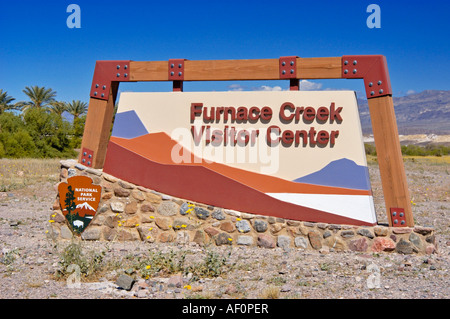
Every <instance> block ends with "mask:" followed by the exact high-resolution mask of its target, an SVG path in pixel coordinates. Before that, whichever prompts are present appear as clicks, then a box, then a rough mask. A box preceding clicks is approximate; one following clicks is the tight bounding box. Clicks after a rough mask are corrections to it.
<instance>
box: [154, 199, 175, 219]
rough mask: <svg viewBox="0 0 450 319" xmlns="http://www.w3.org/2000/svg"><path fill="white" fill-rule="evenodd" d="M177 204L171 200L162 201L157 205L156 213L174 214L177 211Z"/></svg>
mask: <svg viewBox="0 0 450 319" xmlns="http://www.w3.org/2000/svg"><path fill="white" fill-rule="evenodd" d="M178 211H179V208H178V205H177V204H176V203H174V202H172V201H163V202H162V203H161V204H160V205H159V206H158V213H160V214H161V215H163V216H174V215H176V214H177V213H178Z"/></svg>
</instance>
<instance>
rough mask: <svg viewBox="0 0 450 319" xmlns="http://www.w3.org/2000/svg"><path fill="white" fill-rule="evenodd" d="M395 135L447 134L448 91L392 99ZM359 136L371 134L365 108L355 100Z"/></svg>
mask: <svg viewBox="0 0 450 319" xmlns="http://www.w3.org/2000/svg"><path fill="white" fill-rule="evenodd" d="M393 100H394V109H395V116H396V118H397V125H398V130H399V134H402V135H408V134H431V133H433V134H439V135H447V134H450V91H438V90H426V91H423V92H420V93H414V94H409V95H406V96H401V97H395V96H394V97H393ZM358 107H359V115H360V118H361V125H362V130H363V133H371V132H372V125H371V122H370V114H369V106H368V104H367V100H366V99H358Z"/></svg>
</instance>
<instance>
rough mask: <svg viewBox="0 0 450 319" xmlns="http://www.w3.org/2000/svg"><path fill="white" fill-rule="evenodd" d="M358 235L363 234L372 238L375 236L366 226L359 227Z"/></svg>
mask: <svg viewBox="0 0 450 319" xmlns="http://www.w3.org/2000/svg"><path fill="white" fill-rule="evenodd" d="M357 233H358V235H361V236H365V237H367V238H370V239H373V238H374V237H375V236H374V235H373V234H372V232H371V231H370V230H368V229H367V228H361V229H358V231H357Z"/></svg>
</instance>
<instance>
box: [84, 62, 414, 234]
mask: <svg viewBox="0 0 450 319" xmlns="http://www.w3.org/2000/svg"><path fill="white" fill-rule="evenodd" d="M327 78H330V79H337V78H345V79H364V86H365V90H366V96H367V99H368V104H369V110H370V115H371V120H372V129H373V134H374V139H375V145H376V149H377V157H378V158H377V160H378V164H379V168H380V175H381V181H382V186H383V194H384V201H385V204H386V213H387V216H388V221H389V224H390V226H394V227H396V226H410V227H411V226H413V225H414V222H413V218H412V214H411V205H410V199H409V192H408V187H407V183H406V175H405V171H404V167H403V161H402V157H401V149H400V143H399V138H398V131H397V124H396V120H395V113H394V107H393V103H392V89H391V85H390V80H389V74H388V70H387V63H386V58H385V57H384V56H381V55H367V56H357V55H353V56H343V57H333V58H299V57H295V56H292V57H281V58H279V59H259V60H210V61H189V60H184V59H173V60H169V61H154V62H152V61H149V62H135V61H97V64H96V68H95V72H94V78H93V82H92V85H91V94H90V96H91V100H90V103H89V111H88V115H87V119H86V126H85V131H84V135H83V141H82V146H81V154H80V158H79V161H80V163H82V164H84V165H85V166H88V167H93V168H103V170H104V172H106V173H109V174H111V175H114V176H117V177H119V178H121V179H123V180H126V181H129V182H133V183H135V184H137V185H141V186H144V187H147V188H151V189H154V190H156V191H160V192H164V193H167V194H170V195H174V196H177V197H180V198H183V199H186V200H190V201H198V202H203V203H206V204H210V205H213V206H220V207H224V208H231V209H235V210H240V211H243V212H249V213H255V214H260V215H269V216H275V217H282V218H289V219H295V220H302V221H314V222H326V223H340V224H353V225H373V224H376V222H377V221H376V217H375V212H374V208H373V198H372V193H371V187H370V181H369V177H368V172H367V164H366V160H365V154H364V147H363V142H362V137H361V127H360V121H359V117H358V112H357V104H356V99H355V94H354V92H348V91H337V92H331V91H321V92H302V91H299V89H300V87H299V84H300V82H299V80H300V79H327ZM223 80H231V81H236V80H289V81H290V90H289V91H284V92H183V82H184V81H223ZM129 81H132V82H136V81H172V82H173V91H174V92H166V93H122V94H121V98H120V102H119V108H118V113H117V114H116V117H115V123H114V126H113V130H112V134H111V122H112V120H113V116H114V105H115V102H116V98H117V93H118V86H119V83H120V82H129ZM399 212H401V214H400V215H399V214H398V213H399ZM399 216H401V217H402V218H401V219H400V218H399Z"/></svg>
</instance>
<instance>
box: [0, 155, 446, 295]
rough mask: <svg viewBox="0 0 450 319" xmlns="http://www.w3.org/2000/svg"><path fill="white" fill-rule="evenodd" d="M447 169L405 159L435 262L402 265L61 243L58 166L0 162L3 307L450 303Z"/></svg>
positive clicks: (394, 259)
mask: <svg viewBox="0 0 450 319" xmlns="http://www.w3.org/2000/svg"><path fill="white" fill-rule="evenodd" d="M368 163H369V170H370V175H371V182H372V189H373V193H374V198H375V208H376V211H377V216H378V221H379V223H387V217H386V215H385V212H384V202H383V194H382V188H381V182H380V176H379V171H378V166H377V163H376V160H375V159H374V158H369V160H368ZM449 163H450V159H449V157H434V158H419V157H414V158H413V157H410V158H405V168H406V173H407V178H408V184H409V189H410V195H411V203H412V208H413V213H414V218H415V222H416V224H417V225H421V226H431V227H433V228H434V229H435V231H436V244H437V252H436V253H434V254H432V255H401V254H397V253H395V252H391V253H379V254H378V253H377V254H367V253H358V252H334V251H329V250H322V251H305V250H302V249H296V248H291V249H287V250H283V249H281V248H274V249H265V248H258V247H235V246H232V248H230V246H227V247H223V246H221V247H200V246H198V245H197V244H194V243H192V244H188V245H180V244H175V243H171V244H150V243H142V242H120V241H113V242H93V241H81V240H78V241H58V240H54V239H52V237H51V236H50V235H49V234H51V232H48V230H49V229H50V223H49V216H50V215H51V213H52V211H51V207H52V204H53V202H54V201H55V198H56V188H55V185H56V184H57V183H58V182H59V160H56V159H55V160H8V159H1V160H0V174H1V176H0V188H1V189H0V297H1V298H4V299H10V298H15V299H28V298H30V299H35V298H40V299H66V298H69V299H96V298H101V299H111V298H127V299H129V298H131V299H147V298H151V299H183V298H186V299H229V298H233V299H235V298H279V299H285V298H287V299H311V298H333V299H347V298H357V299H360V298H362V299H370V298H379V299H385V298H386V299H393V298H412V299H448V298H449V297H450V287H449V283H450V271H449V270H450V263H449V261H450V231H449V230H450V228H449V226H450V214H449V212H450V203H449V198H450V196H449V192H450V164H449ZM70 245H72V246H70ZM69 248H78V249H79V250H78V254H79V256H78V257H79V260H81V262H83V263H85V264H88V266H87V267H88V271H87V272H86V273H82V274H81V276H80V282H79V284H78V282H77V280H76V279H77V278H76V276H75V275H76V272H73V273H72V274H68V271H67V268H66V269H65V270H66V272H65V273H64V272H63V271H62V270H63V268H64V267H65V266H67V264H68V263H70V262H71V260H70V258H75V253H74V250H73V249H72V250H70V249H69ZM69 251H72V255H70V254H68V252H69ZM150 262H152V263H153V268H150V267H148V266H146V264H147V263H150ZM155 265H158V267H159V268H158V269H155V268H156V266H155ZM82 266H83V265H82ZM89 266H90V268H89ZM122 274H124V275H126V276H128V277H126V278H129V277H131V278H133V279H134V280H135V282H134V284H133V285H132V288H131V289H130V290H126V289H121V288H120V287H119V286H118V285H117V284H116V283H117V280H118V278H119V277H120V276H121V275H122ZM73 278H75V280H73ZM77 284H78V285H77Z"/></svg>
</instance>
